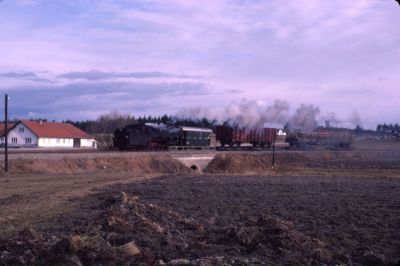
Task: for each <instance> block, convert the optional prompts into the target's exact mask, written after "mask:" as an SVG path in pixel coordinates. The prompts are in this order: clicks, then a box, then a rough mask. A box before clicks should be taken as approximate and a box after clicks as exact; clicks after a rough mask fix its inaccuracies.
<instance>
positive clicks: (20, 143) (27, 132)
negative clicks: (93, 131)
mask: <svg viewBox="0 0 400 266" xmlns="http://www.w3.org/2000/svg"><path fill="white" fill-rule="evenodd" d="M7 131H8V145H9V146H10V147H18V148H23V147H26V148H28V147H38V148H93V149H95V148H97V142H96V140H95V139H94V138H93V137H92V136H90V135H89V134H87V133H86V132H84V131H82V130H81V129H79V128H77V127H75V126H74V125H72V124H69V123H59V122H45V121H30V120H20V121H18V122H17V123H15V124H9V125H8V130H7ZM0 134H1V135H0V136H1V139H0V144H2V145H4V142H5V138H4V137H5V130H4V124H1V125H0Z"/></svg>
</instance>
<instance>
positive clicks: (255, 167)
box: [0, 150, 400, 265]
mask: <svg viewBox="0 0 400 266" xmlns="http://www.w3.org/2000/svg"><path fill="white" fill-rule="evenodd" d="M399 154H400V151H397V150H390V151H376V152H374V153H372V152H369V151H368V152H365V151H307V152H297V151H279V152H277V154H276V167H275V169H274V170H271V161H272V160H271V159H272V158H271V156H272V155H271V153H270V152H253V153H232V152H226V153H219V154H217V156H216V158H215V160H213V161H212V162H211V163H210V164H209V166H208V167H207V168H206V169H205V171H204V174H203V175H193V174H192V172H191V171H190V169H188V168H186V167H185V166H183V165H182V164H180V163H179V162H177V161H175V160H174V159H172V157H170V155H167V154H165V153H162V154H146V153H143V154H140V155H137V156H136V155H135V156H130V155H129V154H127V155H124V156H116V155H115V154H114V155H112V156H103V155H101V154H98V155H96V156H95V155H91V156H88V158H84V157H73V158H72V157H70V158H69V157H68V156H66V157H63V158H62V159H61V160H60V159H56V158H54V159H49V158H47V157H44V158H42V159H40V160H39V159H29V157H28V158H18V159H14V160H13V162H12V166H11V167H12V168H11V172H12V173H11V174H4V173H2V176H0V184H1V185H0V265H126V264H129V265H137V264H142V265H149V264H150V265H151V264H159V265H162V264H163V263H166V264H169V265H254V264H272V265H275V264H280V265H286V264H294V265H321V264H326V265H336V264H352V265H396V263H400V256H399V254H400V252H399V250H400V230H399V228H400V209H399V206H400V178H399V177H400V171H399V169H400V156H399ZM63 156H64V155H63ZM160 175H164V176H161V177H156V176H160Z"/></svg>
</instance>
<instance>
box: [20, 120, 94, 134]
mask: <svg viewBox="0 0 400 266" xmlns="http://www.w3.org/2000/svg"><path fill="white" fill-rule="evenodd" d="M20 123H22V124H24V125H25V126H26V127H27V128H29V129H30V130H31V131H32V132H33V133H34V134H35V135H36V136H38V137H39V138H64V139H67V138H81V139H91V138H93V137H91V136H90V135H88V134H87V133H85V132H84V131H82V130H80V129H79V128H77V127H75V126H74V125H71V124H68V123H58V122H38V121H29V120H21V121H20Z"/></svg>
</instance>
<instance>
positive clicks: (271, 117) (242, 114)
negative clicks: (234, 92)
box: [177, 99, 289, 128]
mask: <svg viewBox="0 0 400 266" xmlns="http://www.w3.org/2000/svg"><path fill="white" fill-rule="evenodd" d="M288 111H289V104H288V102H286V101H284V100H275V101H274V102H273V104H272V105H266V104H265V102H257V101H250V100H246V99H243V100H241V101H240V102H239V103H237V102H232V103H230V104H228V105H227V106H225V107H215V108H205V107H189V108H183V109H181V110H180V111H179V112H178V113H177V116H178V117H181V118H192V119H202V118H207V119H209V120H215V121H217V122H219V123H224V122H228V123H230V124H235V125H239V126H244V127H258V128H262V127H264V125H265V124H281V125H282V126H283V124H284V123H285V122H286V121H287V119H288Z"/></svg>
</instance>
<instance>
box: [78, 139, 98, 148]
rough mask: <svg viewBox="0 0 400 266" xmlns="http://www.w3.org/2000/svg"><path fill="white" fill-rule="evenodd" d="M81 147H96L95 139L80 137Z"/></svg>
mask: <svg viewBox="0 0 400 266" xmlns="http://www.w3.org/2000/svg"><path fill="white" fill-rule="evenodd" d="M81 147H82V148H94V149H96V148H97V141H96V140H94V139H81Z"/></svg>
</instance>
